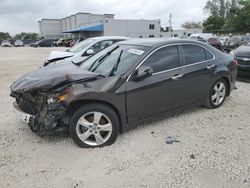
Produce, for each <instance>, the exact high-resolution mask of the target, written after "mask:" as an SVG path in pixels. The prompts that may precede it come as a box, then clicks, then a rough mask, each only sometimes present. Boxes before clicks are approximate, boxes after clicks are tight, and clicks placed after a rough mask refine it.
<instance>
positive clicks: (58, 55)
mask: <svg viewBox="0 0 250 188" xmlns="http://www.w3.org/2000/svg"><path fill="white" fill-rule="evenodd" d="M73 55H74V53H72V52H63V51H52V52H51V53H50V54H49V56H48V58H47V60H48V61H51V60H56V59H62V58H67V57H72V56H73Z"/></svg>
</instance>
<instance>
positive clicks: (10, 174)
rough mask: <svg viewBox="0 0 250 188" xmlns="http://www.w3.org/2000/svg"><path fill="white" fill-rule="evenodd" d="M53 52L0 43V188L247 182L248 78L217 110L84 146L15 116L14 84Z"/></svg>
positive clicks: (178, 115) (249, 170) (249, 144)
mask: <svg viewBox="0 0 250 188" xmlns="http://www.w3.org/2000/svg"><path fill="white" fill-rule="evenodd" d="M51 50H52V48H28V47H25V48H0V83H1V84H0V98H1V100H0V187H3V188H4V187H25V188H29V187H30V188H33V187H61V188H62V187H97V188H100V187H157V188H158V187H192V188H194V187H199V188H200V187H202V188H205V187H211V188H216V187H225V188H229V187H235V188H239V187H245V188H249V187H250V83H244V82H238V83H237V88H238V89H237V90H234V91H233V93H232V95H231V96H230V97H229V98H228V99H227V101H226V102H225V104H224V105H223V106H222V107H221V108H219V109H216V110H209V109H206V108H202V107H197V108H192V109H189V110H185V111H182V112H179V113H176V114H174V115H169V116H168V117H166V118H165V119H161V120H158V121H157V122H153V123H148V124H147V125H144V126H141V127H139V128H138V129H135V130H132V131H130V132H128V133H125V134H123V135H120V136H119V137H118V140H117V141H116V142H115V144H114V145H112V146H109V147H105V148H100V149H80V148H78V147H77V146H76V145H75V144H74V143H73V142H72V140H71V139H70V138H69V137H58V138H55V139H45V138H40V137H38V136H36V135H35V134H33V133H32V132H31V131H30V129H29V128H28V126H26V125H25V124H24V123H22V122H20V121H19V120H18V119H17V118H16V117H15V115H14V114H13V108H12V101H13V99H12V98H10V97H9V86H10V84H11V83H12V82H13V81H14V80H16V79H17V78H19V77H20V76H21V75H23V74H24V73H26V72H28V71H31V70H33V69H35V68H37V67H38V66H39V65H41V64H42V62H43V61H44V60H45V58H46V57H47V55H48V53H49V52H50V51H51ZM167 136H173V137H175V138H176V139H177V140H178V141H179V142H175V143H173V144H166V137H167Z"/></svg>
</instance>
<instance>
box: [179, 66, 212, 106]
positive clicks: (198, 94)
mask: <svg viewBox="0 0 250 188" xmlns="http://www.w3.org/2000/svg"><path fill="white" fill-rule="evenodd" d="M212 63H213V62H204V63H201V64H197V65H193V66H189V67H184V68H183V69H182V74H183V77H182V82H183V86H184V87H185V93H186V95H185V99H183V103H184V104H192V103H197V102H199V101H202V100H204V99H206V97H207V95H208V92H209V87H210V85H211V81H212V75H213V74H212V71H213V70H214V68H212V69H208V68H207V66H209V65H211V64H212Z"/></svg>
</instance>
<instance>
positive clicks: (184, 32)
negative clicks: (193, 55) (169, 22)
mask: <svg viewBox="0 0 250 188" xmlns="http://www.w3.org/2000/svg"><path fill="white" fill-rule="evenodd" d="M196 33H202V29H200V28H192V29H179V30H173V31H172V32H162V33H161V34H162V37H179V38H188V37H189V36H190V35H192V34H196Z"/></svg>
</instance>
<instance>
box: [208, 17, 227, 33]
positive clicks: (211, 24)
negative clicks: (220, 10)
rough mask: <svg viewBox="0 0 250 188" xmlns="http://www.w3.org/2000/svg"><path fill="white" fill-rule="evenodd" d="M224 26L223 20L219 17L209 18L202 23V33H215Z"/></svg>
mask: <svg viewBox="0 0 250 188" xmlns="http://www.w3.org/2000/svg"><path fill="white" fill-rule="evenodd" d="M224 24H225V19H224V18H223V17H220V16H209V17H208V18H207V20H206V21H205V22H203V27H204V31H206V32H215V31H219V30H221V29H222V27H223V25H224Z"/></svg>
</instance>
